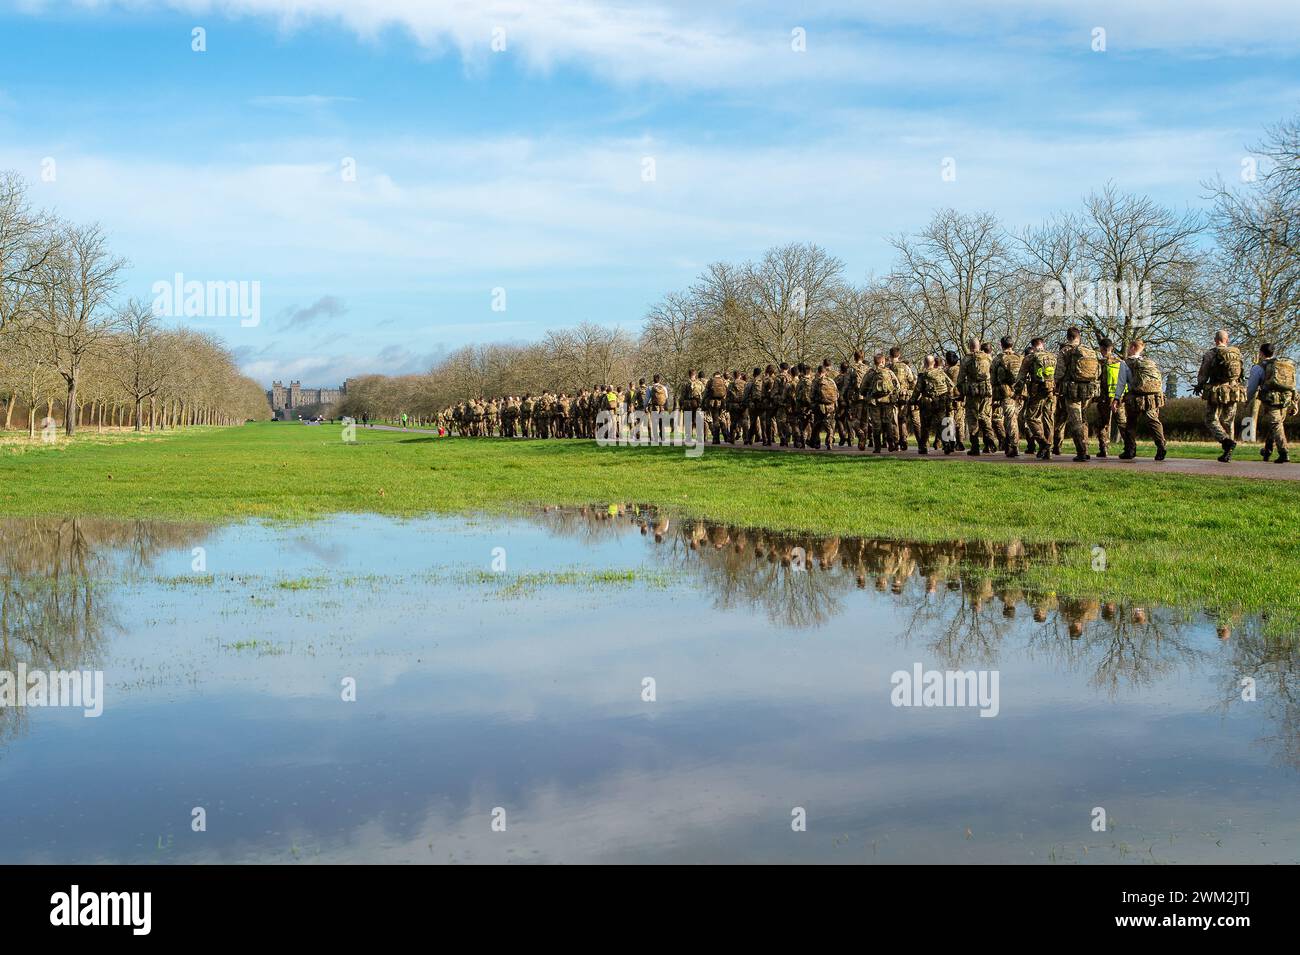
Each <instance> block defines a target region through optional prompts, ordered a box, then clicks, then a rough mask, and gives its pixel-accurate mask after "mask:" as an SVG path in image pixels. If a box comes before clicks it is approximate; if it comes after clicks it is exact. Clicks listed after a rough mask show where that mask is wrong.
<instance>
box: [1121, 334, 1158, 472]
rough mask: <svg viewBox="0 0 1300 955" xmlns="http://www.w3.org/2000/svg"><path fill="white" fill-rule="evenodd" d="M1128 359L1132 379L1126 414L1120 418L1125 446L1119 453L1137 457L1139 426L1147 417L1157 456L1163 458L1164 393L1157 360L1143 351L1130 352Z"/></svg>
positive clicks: (1130, 380)
mask: <svg viewBox="0 0 1300 955" xmlns="http://www.w3.org/2000/svg"><path fill="white" fill-rule="evenodd" d="M1126 361H1127V362H1128V369H1129V380H1128V390H1126V391H1125V392H1124V415H1123V416H1122V417H1121V418H1120V420H1119V427H1120V434H1121V436H1122V437H1123V438H1124V450H1123V451H1122V452H1120V457H1121V458H1125V459H1131V458H1135V457H1137V429H1138V425H1139V424H1140V423H1141V422H1143V421H1145V422H1146V423H1147V425H1148V426H1149V427H1150V428H1151V435H1152V437H1154V438H1155V442H1156V458H1157V459H1163V458H1164V456H1165V428H1164V425H1163V424H1162V423H1161V421H1160V409H1161V408H1163V407H1164V404H1165V396H1164V391H1163V389H1162V388H1161V387H1160V372H1159V369H1157V368H1156V366H1155V362H1153V361H1151V359H1149V358H1147V357H1145V356H1142V355H1134V356H1131V357H1130V358H1128V359H1126Z"/></svg>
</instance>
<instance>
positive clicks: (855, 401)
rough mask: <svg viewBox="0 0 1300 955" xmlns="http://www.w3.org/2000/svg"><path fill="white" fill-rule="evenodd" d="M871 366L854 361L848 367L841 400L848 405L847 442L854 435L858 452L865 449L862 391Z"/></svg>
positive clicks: (865, 413)
mask: <svg viewBox="0 0 1300 955" xmlns="http://www.w3.org/2000/svg"><path fill="white" fill-rule="evenodd" d="M869 371H871V365H869V364H867V362H865V361H855V362H853V363H852V364H850V365H849V374H848V383H847V386H846V389H845V394H844V395H843V396H842V397H841V400H842V401H843V402H844V403H845V404H847V405H848V423H849V440H850V441H852V440H853V436H854V435H855V434H856V436H857V441H858V450H859V451H865V450H866V449H867V405H866V396H865V395H864V394H863V392H862V389H863V387H864V386H865V384H866V381H867V373H868V372H869Z"/></svg>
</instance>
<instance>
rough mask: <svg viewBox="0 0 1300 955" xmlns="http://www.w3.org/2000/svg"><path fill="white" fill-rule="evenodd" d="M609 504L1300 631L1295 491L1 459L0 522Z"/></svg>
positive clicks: (279, 459)
mask: <svg viewBox="0 0 1300 955" xmlns="http://www.w3.org/2000/svg"><path fill="white" fill-rule="evenodd" d="M1190 450H1191V451H1192V453H1196V452H1197V451H1198V450H1199V448H1198V446H1191V448H1190ZM1207 450H1212V449H1209V448H1207ZM1243 451H1244V452H1246V455H1249V454H1251V453H1253V452H1252V451H1250V450H1249V449H1247V448H1243ZM610 501H623V502H633V501H634V502H637V503H642V504H649V505H658V506H661V507H667V508H670V509H672V510H674V511H676V512H678V513H681V514H683V515H691V516H699V517H709V518H713V519H716V520H719V521H724V522H727V523H732V524H738V525H744V526H751V527H766V528H771V529H773V530H783V531H803V532H812V533H825V534H840V535H864V536H872V537H891V538H906V539H921V540H945V539H954V538H962V539H967V540H970V539H983V540H991V541H997V542H1005V541H1008V540H1011V539H1015V538H1018V539H1020V540H1022V541H1025V542H1034V541H1049V540H1050V541H1058V542H1064V543H1075V544H1079V545H1084V546H1081V547H1076V548H1073V549H1070V550H1068V551H1067V557H1066V558H1065V559H1064V561H1063V563H1061V564H1059V565H1054V566H1052V567H1049V568H1038V569H1036V570H1035V571H1034V575H1035V578H1036V579H1035V580H1033V581H1032V582H1031V583H1033V584H1034V586H1038V587H1045V588H1049V589H1053V590H1056V591H1058V592H1060V593H1063V594H1070V595H1075V596H1095V597H1099V598H1103V599H1123V600H1129V601H1144V602H1164V603H1173V604H1180V605H1185V606H1191V607H1195V608H1198V609H1205V610H1208V611H1210V612H1212V613H1219V614H1233V613H1236V612H1247V613H1262V614H1265V615H1266V616H1267V617H1268V624H1267V626H1268V628H1269V629H1270V631H1273V632H1281V631H1282V630H1289V629H1290V628H1293V627H1294V626H1295V625H1296V623H1297V621H1300V559H1297V558H1300V548H1297V546H1296V527H1297V519H1298V518H1300V482H1290V481H1250V480H1236V479H1228V478H1207V477H1199V476H1189V475H1177V474H1160V475H1150V474H1124V473H1116V472H1115V471H1114V470H1111V469H1107V470H1104V471H1103V470H1101V469H1090V468H1079V469H1066V468H1034V467H1017V466H1012V465H1002V464H990V463H985V462H980V463H975V462H952V463H949V464H946V465H945V464H935V463H931V462H923V461H917V460H895V459H889V458H876V459H872V458H858V457H831V456H813V455H796V454H782V453H761V452H754V451H730V450H726V449H714V448H709V449H708V450H707V451H706V452H705V453H704V455H703V456H701V457H698V458H689V457H687V456H686V455H685V454H684V453H683V451H682V449H680V448H599V447H596V446H595V444H594V443H592V442H578V441H526V442H510V441H501V440H461V439H445V438H444V439H440V438H435V437H431V436H427V435H414V434H406V433H401V432H385V431H371V430H366V429H358V443H356V444H353V445H348V444H344V443H343V442H342V440H341V436H340V429H339V428H338V427H331V426H327V425H326V426H315V427H305V426H303V425H296V424H270V423H267V424H257V425H247V426H244V427H242V428H229V429H206V430H203V431H197V430H196V431H187V432H181V433H179V434H170V433H169V434H166V435H163V436H161V437H160V438H158V439H157V440H150V441H147V442H138V441H117V442H98V441H96V442H86V443H80V442H77V441H74V442H72V443H70V444H64V445H54V446H38V447H33V448H29V449H24V450H23V451H22V452H21V453H19V452H13V451H12V450H7V449H6V448H5V447H0V516H17V515H23V516H29V515H56V516H57V515H94V516H108V517H130V518H156V519H177V520H179V519H186V520H195V519H200V520H213V521H217V520H227V519H232V518H266V519H287V520H307V519H311V518H314V517H319V516H323V515H326V514H330V513H335V512H376V513H382V514H393V515H402V516H409V515H415V514H419V513H426V512H431V511H432V512H443V513H447V512H464V511H473V510H484V511H489V512H491V511H508V510H511V509H516V508H518V507H520V506H522V505H531V504H543V503H544V504H600V503H608V502H610ZM1095 546H1100V547H1103V548H1105V551H1106V569H1105V570H1104V571H1103V572H1097V571H1094V570H1093V569H1092V559H1093V558H1092V548H1093V547H1095Z"/></svg>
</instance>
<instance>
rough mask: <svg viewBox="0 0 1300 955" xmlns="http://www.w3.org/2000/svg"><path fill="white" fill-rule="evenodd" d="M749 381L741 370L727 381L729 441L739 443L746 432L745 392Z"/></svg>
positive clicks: (733, 373)
mask: <svg viewBox="0 0 1300 955" xmlns="http://www.w3.org/2000/svg"><path fill="white" fill-rule="evenodd" d="M746 390H747V383H746V382H745V381H743V380H742V379H741V377H740V373H739V372H734V371H733V372H732V373H731V380H730V381H729V382H727V442H728V443H729V444H738V443H739V442H740V441H741V440H742V439H743V438H744V434H745V392H746Z"/></svg>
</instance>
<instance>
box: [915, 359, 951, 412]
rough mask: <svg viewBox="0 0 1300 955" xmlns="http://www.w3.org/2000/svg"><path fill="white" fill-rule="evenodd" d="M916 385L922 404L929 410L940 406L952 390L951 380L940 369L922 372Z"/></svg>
mask: <svg viewBox="0 0 1300 955" xmlns="http://www.w3.org/2000/svg"><path fill="white" fill-rule="evenodd" d="M917 384H918V387H919V389H920V392H921V400H922V402H924V404H925V406H926V407H927V408H930V409H936V408H938V407H939V406H940V405H942V404H943V400H944V399H945V398H947V397H948V392H949V391H950V390H951V389H952V380H951V379H950V378H949V377H948V374H947V372H945V371H943V370H942V369H941V368H929V369H927V370H926V371H924V372H922V374H921V379H920V381H919V382H918V383H917Z"/></svg>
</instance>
